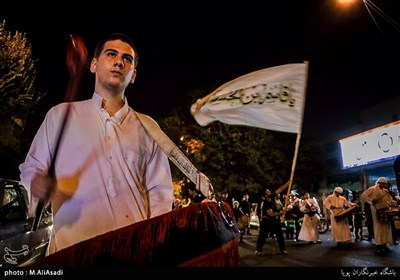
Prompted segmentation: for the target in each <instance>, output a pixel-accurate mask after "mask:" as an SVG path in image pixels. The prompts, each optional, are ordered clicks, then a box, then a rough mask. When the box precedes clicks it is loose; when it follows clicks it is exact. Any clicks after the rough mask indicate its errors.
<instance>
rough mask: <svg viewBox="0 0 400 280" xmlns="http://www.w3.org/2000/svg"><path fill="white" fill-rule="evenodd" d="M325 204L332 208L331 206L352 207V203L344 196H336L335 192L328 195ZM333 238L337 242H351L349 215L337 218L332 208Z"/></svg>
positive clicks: (326, 206) (338, 207)
mask: <svg viewBox="0 0 400 280" xmlns="http://www.w3.org/2000/svg"><path fill="white" fill-rule="evenodd" d="M324 206H325V208H327V209H328V210H330V208H331V206H335V207H336V209H344V208H345V207H350V206H351V203H350V202H349V201H348V200H347V199H346V198H345V197H344V196H336V195H335V194H330V195H328V196H327V197H326V198H325V200H324ZM330 213H331V214H330V218H331V228H332V239H333V240H335V241H337V242H350V241H351V235H350V225H349V221H348V219H347V217H343V218H340V219H337V218H336V217H335V214H334V212H333V211H331V210H330Z"/></svg>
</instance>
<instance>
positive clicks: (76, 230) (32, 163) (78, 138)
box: [20, 93, 173, 250]
mask: <svg viewBox="0 0 400 280" xmlns="http://www.w3.org/2000/svg"><path fill="white" fill-rule="evenodd" d="M101 104H102V98H101V97H100V96H99V95H97V94H96V93H94V95H93V97H92V99H89V100H84V101H79V102H73V103H71V107H70V111H69V114H68V122H67V126H66V129H65V131H64V133H63V135H62V139H61V144H60V147H59V151H58V154H57V158H56V164H55V174H56V177H57V179H58V187H59V190H61V191H62V192H63V193H66V194H70V195H71V198H70V199H69V200H67V201H66V202H64V203H63V204H62V206H61V207H60V209H59V210H58V212H57V213H56V215H55V217H54V230H55V234H56V242H57V244H56V246H57V250H61V249H63V248H65V247H68V246H70V245H73V244H75V243H77V242H80V241H82V240H85V239H89V238H92V237H94V236H96V235H99V234H102V233H106V232H109V231H111V230H115V229H118V228H121V227H124V226H127V225H130V224H132V223H135V222H139V221H142V220H144V219H148V218H151V217H154V216H157V215H160V214H163V213H166V212H168V211H170V210H171V205H172V200H173V187H172V178H171V170H170V165H169V160H168V158H167V156H166V155H165V154H164V153H163V152H162V150H161V149H160V148H159V147H158V145H157V144H156V143H155V141H154V140H153V139H152V138H151V137H150V136H148V134H147V133H146V131H145V129H144V128H143V126H142V125H141V124H140V121H139V120H138V118H137V116H136V114H135V112H134V111H133V109H132V108H130V107H129V106H128V102H127V100H126V99H125V105H124V106H123V107H122V108H121V109H120V110H119V111H118V112H117V113H116V114H115V115H114V116H112V117H110V116H109V114H108V113H107V112H106V111H105V110H104V109H103V108H101ZM67 108H68V105H67V103H63V104H59V105H57V106H55V107H53V108H51V109H50V110H49V112H48V113H47V115H46V118H45V120H44V121H43V123H42V125H41V126H40V128H39V130H38V132H37V134H36V136H35V138H34V140H33V142H32V144H31V147H30V150H29V152H28V155H27V157H26V160H25V162H24V163H22V164H21V165H20V171H21V184H23V185H24V186H25V187H26V188H27V189H28V192H29V193H30V190H29V189H30V181H31V178H32V175H33V174H34V173H35V172H37V171H38V170H39V171H47V170H48V168H49V165H50V159H51V157H52V155H53V153H54V147H55V142H56V138H57V135H58V132H59V129H60V126H61V121H62V119H63V117H64V116H65V112H66V109H67ZM31 204H32V203H31Z"/></svg>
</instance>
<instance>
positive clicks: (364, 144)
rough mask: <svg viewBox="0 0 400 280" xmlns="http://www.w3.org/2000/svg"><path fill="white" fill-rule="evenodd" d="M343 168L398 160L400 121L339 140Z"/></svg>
mask: <svg viewBox="0 0 400 280" xmlns="http://www.w3.org/2000/svg"><path fill="white" fill-rule="evenodd" d="M339 142H340V149H341V152H342V168H343V169H348V168H352V167H357V166H362V165H366V164H370V163H375V162H382V161H387V160H391V159H394V158H396V157H397V156H398V155H399V154H400V121H396V122H393V123H390V124H387V125H384V126H380V127H377V128H374V129H371V130H368V131H365V132H362V133H359V134H355V135H353V136H350V137H347V138H343V139H341V140H339Z"/></svg>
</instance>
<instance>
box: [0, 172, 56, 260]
mask: <svg viewBox="0 0 400 280" xmlns="http://www.w3.org/2000/svg"><path fill="white" fill-rule="evenodd" d="M0 203H1V205H0V257H1V259H0V266H1V267H13V266H14V267H22V266H27V265H29V264H30V263H32V262H33V261H35V260H36V259H38V258H41V257H44V256H45V254H46V250H47V247H48V244H49V240H50V236H51V231H52V227H53V222H52V221H53V219H52V214H51V213H49V212H48V211H47V210H46V209H45V210H44V212H43V215H42V218H41V220H40V221H38V226H37V228H36V229H35V230H33V228H32V224H33V218H29V216H28V206H29V200H28V194H27V191H26V189H25V188H24V187H23V186H22V185H20V184H19V182H18V181H16V180H10V179H2V178H0Z"/></svg>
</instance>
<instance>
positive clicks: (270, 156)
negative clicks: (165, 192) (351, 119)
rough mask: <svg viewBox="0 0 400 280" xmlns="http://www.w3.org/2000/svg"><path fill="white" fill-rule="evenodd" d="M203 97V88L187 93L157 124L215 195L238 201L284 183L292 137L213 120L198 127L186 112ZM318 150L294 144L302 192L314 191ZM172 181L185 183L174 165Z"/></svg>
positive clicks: (318, 177)
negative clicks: (226, 192)
mask: <svg viewBox="0 0 400 280" xmlns="http://www.w3.org/2000/svg"><path fill="white" fill-rule="evenodd" d="M205 95H206V93H205V91H204V90H203V91H202V90H196V91H193V92H192V93H190V94H188V96H187V100H186V101H185V102H184V104H186V105H182V106H180V107H176V108H175V109H174V110H173V112H171V114H170V116H168V117H166V118H163V119H160V120H158V121H159V124H160V126H161V128H162V129H163V130H164V131H165V132H166V134H167V135H168V136H169V137H170V138H171V139H172V140H173V141H174V142H175V143H176V144H177V145H178V146H179V148H180V149H181V150H182V151H183V152H184V153H185V154H186V155H187V157H188V158H189V159H190V160H191V161H192V163H193V164H194V165H195V166H196V167H197V168H198V169H199V170H200V171H201V172H203V173H204V174H206V175H207V176H208V177H209V178H210V180H211V182H212V183H213V186H214V188H215V190H216V193H217V194H219V193H221V192H222V191H223V190H224V189H227V190H229V191H230V192H231V193H233V194H234V196H235V197H236V198H240V195H241V194H243V193H249V194H253V195H254V194H257V195H259V194H262V193H263V189H264V188H265V187H266V186H268V187H270V188H273V189H276V188H278V187H279V186H281V185H283V184H284V183H286V182H287V181H288V180H289V178H290V173H291V168H292V163H293V157H294V150H295V144H296V134H291V133H282V132H276V131H270V130H266V129H261V128H255V127H249V126H240V125H227V124H224V123H221V122H219V121H216V122H213V123H211V124H209V125H207V126H205V127H201V126H199V125H198V124H197V122H196V121H195V120H194V118H193V117H192V115H191V114H190V106H191V104H193V103H194V102H195V100H196V99H197V98H200V97H203V96H205ZM320 151H321V148H320V147H318V144H317V143H315V142H312V141H308V140H304V141H302V144H301V145H300V149H299V155H298V161H297V166H296V171H297V174H298V175H296V172H295V178H294V179H295V180H294V181H295V185H296V186H297V187H298V188H300V189H303V190H304V191H305V190H310V187H312V188H314V190H315V188H317V185H318V182H319V180H321V178H322V172H323V170H322V169H321V166H322V163H321V157H320V155H321V154H320ZM311 174H312V176H310V175H311ZM173 177H174V180H175V181H185V178H184V175H183V173H181V172H180V170H179V169H177V168H176V167H173ZM186 182H187V180H186ZM183 189H184V188H183Z"/></svg>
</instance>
